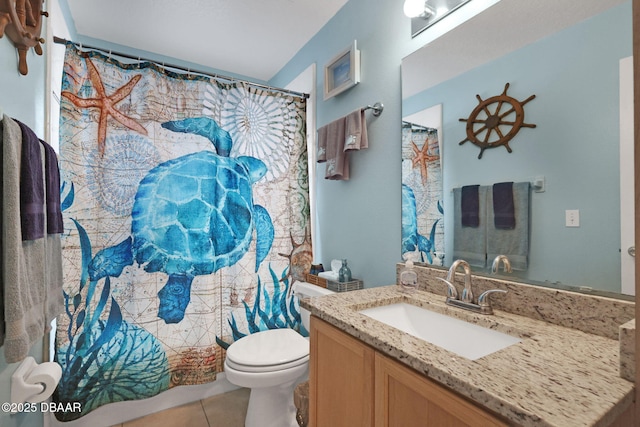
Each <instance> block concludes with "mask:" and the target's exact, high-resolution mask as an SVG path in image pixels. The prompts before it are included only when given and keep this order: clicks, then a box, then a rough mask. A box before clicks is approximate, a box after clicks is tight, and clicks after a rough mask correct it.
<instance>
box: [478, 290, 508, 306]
mask: <svg viewBox="0 0 640 427" xmlns="http://www.w3.org/2000/svg"><path fill="white" fill-rule="evenodd" d="M495 292H500V293H502V294H506V293H507V291H505V290H502V289H489V290H488V291H484V292H483V293H481V294H480V296H479V297H478V305H479V306H480V307H482V308H486V309H489V310H491V301H490V300H489V295H491V294H492V293H495Z"/></svg>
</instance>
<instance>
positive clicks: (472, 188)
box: [460, 185, 480, 227]
mask: <svg viewBox="0 0 640 427" xmlns="http://www.w3.org/2000/svg"><path fill="white" fill-rule="evenodd" d="M479 188H480V186H479V185H465V186H464V187H462V195H461V199H460V211H461V213H462V215H461V219H462V226H463V227H478V226H479V225H480V197H479V196H478V189H479Z"/></svg>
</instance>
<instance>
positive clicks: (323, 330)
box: [309, 316, 374, 427]
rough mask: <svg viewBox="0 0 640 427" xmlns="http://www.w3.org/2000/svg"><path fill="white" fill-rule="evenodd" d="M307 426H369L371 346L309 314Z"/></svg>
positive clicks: (372, 357) (371, 371) (371, 374)
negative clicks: (308, 400)
mask: <svg viewBox="0 0 640 427" xmlns="http://www.w3.org/2000/svg"><path fill="white" fill-rule="evenodd" d="M310 340H311V341H310V346H311V348H310V364H309V365H310V366H309V367H310V370H309V399H310V402H309V425H310V426H311V427H357V426H362V427H370V426H372V425H373V360H374V351H373V349H372V348H371V347H368V346H367V345H366V344H363V343H362V342H360V341H358V340H357V339H355V338H353V337H351V336H349V335H347V334H345V333H344V332H342V331H340V330H339V329H337V328H335V327H333V326H331V325H329V324H328V323H326V322H324V321H322V320H320V319H318V318H316V317H313V316H312V317H311V331H310Z"/></svg>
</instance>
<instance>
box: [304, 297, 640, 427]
mask: <svg viewBox="0 0 640 427" xmlns="http://www.w3.org/2000/svg"><path fill="white" fill-rule="evenodd" d="M444 299H445V297H444V296H442V295H436V294H433V293H429V292H425V291H416V292H415V293H414V294H412V295H407V294H403V293H401V292H400V291H399V289H398V287H397V286H384V287H378V288H371V289H363V290H359V291H351V292H344V293H339V294H335V295H327V296H322V297H314V298H310V299H303V300H301V302H300V305H301V306H302V307H304V308H306V309H308V310H309V311H310V312H311V314H312V315H314V316H317V317H319V318H321V319H322V320H324V321H326V322H328V323H330V324H332V325H334V326H336V327H338V328H339V329H341V330H343V331H345V332H346V333H348V334H350V335H352V336H354V337H356V338H358V339H360V340H361V341H363V342H364V343H366V344H369V345H370V346H372V347H373V348H375V349H376V350H378V351H380V352H381V353H384V354H386V355H388V356H390V357H392V358H394V359H396V360H398V361H399V362H401V363H403V364H405V365H407V366H409V367H411V368H413V369H415V370H416V371H418V372H421V373H423V374H424V375H426V376H427V377H429V378H431V379H433V380H436V381H438V382H439V383H441V384H444V385H446V386H448V387H449V388H451V389H453V390H455V391H456V392H458V393H459V394H461V395H463V396H466V397H468V398H469V399H471V400H473V401H475V402H476V403H478V404H479V405H481V406H484V407H486V408H488V409H490V410H492V411H494V412H496V413H498V414H500V415H502V416H503V417H505V418H506V419H508V420H511V421H513V422H514V423H515V424H517V425H521V426H525V427H528V426H555V427H570V426H607V425H609V424H610V423H611V422H613V421H614V420H615V419H616V418H617V417H618V416H619V415H620V414H622V413H623V412H624V410H625V409H627V408H628V406H629V405H630V404H631V403H632V401H633V390H634V385H633V383H631V382H629V381H627V380H625V379H622V378H621V377H620V374H619V349H620V345H619V342H618V341H617V340H614V339H610V338H605V337H602V336H598V335H593V334H589V333H586V332H582V331H578V330H576V329H571V328H567V327H563V326H557V325H553V324H550V323H546V322H543V321H540V320H534V319H531V318H528V317H524V316H519V315H515V314H511V313H508V312H504V311H499V310H496V311H495V314H494V315H489V316H487V315H481V314H475V313H473V312H470V311H466V310H462V309H459V308H454V307H450V306H447V305H446V304H445V303H444ZM396 302H406V303H409V304H413V305H417V306H422V307H426V308H429V309H430V310H432V311H436V312H440V313H443V314H447V315H449V316H452V317H457V318H460V319H463V320H466V321H468V322H471V323H476V324H478V325H481V326H485V327H489V328H491V329H495V330H498V331H500V332H504V333H508V334H510V335H514V336H518V337H520V338H521V339H522V341H521V342H520V343H517V344H514V345H512V346H510V347H507V348H505V349H502V350H499V351H497V352H495V353H492V354H490V355H488V356H484V357H482V358H480V359H477V360H475V361H472V360H468V359H465V358H463V357H461V356H458V355H456V354H454V353H451V352H449V351H447V350H444V349H442V348H440V347H437V346H435V345H433V344H430V343H428V342H425V341H423V340H420V339H419V338H416V337H413V336H412V335H409V334H406V333H403V332H399V331H398V330H397V329H394V328H392V327H391V326H387V325H385V324H384V323H381V322H378V321H376V320H374V319H372V318H370V317H367V316H365V315H362V314H360V313H358V311H359V310H363V309H365V308H370V307H376V306H380V305H387V304H393V303H396Z"/></svg>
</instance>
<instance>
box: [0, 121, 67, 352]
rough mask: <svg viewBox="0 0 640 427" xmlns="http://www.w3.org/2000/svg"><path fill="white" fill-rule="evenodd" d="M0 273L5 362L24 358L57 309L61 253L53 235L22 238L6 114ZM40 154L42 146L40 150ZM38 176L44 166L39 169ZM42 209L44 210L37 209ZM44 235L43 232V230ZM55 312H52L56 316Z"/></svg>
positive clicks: (17, 146) (16, 132)
mask: <svg viewBox="0 0 640 427" xmlns="http://www.w3.org/2000/svg"><path fill="white" fill-rule="evenodd" d="M1 135H2V137H1V138H0V146H1V147H2V153H3V156H2V157H3V158H2V160H3V164H2V187H3V188H2V193H3V199H2V215H3V217H2V227H3V240H2V274H1V275H0V285H1V286H2V287H3V289H4V294H3V301H2V302H3V309H4V317H3V320H4V329H3V332H4V333H0V345H4V354H5V358H6V361H7V363H14V362H19V361H21V360H22V359H24V358H25V357H26V356H27V354H28V352H29V349H30V348H31V346H32V345H33V344H34V343H35V342H37V341H38V340H41V339H42V337H43V335H44V333H45V331H46V330H47V329H48V323H49V322H50V320H51V319H52V318H53V317H55V314H53V313H52V312H53V311H57V312H58V313H59V310H60V308H61V306H62V290H61V286H62V255H61V252H59V250H60V246H59V239H60V236H59V235H49V236H46V235H45V237H44V238H40V239H36V240H26V241H23V240H22V231H21V220H20V161H21V149H22V146H21V144H22V133H21V130H20V126H19V125H18V124H17V123H16V122H15V121H14V120H12V119H11V118H9V117H8V116H4V118H3V120H2V132H1ZM41 150H42V152H41V154H43V152H44V147H41ZM41 168H42V176H44V164H42V165H41ZM42 211H43V212H45V211H46V206H43V207H42ZM45 231H46V230H45ZM56 314H57V313H56Z"/></svg>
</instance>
